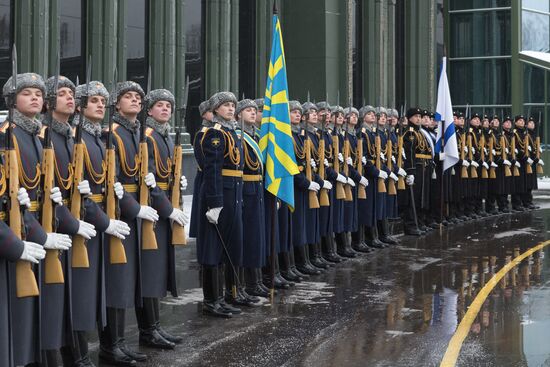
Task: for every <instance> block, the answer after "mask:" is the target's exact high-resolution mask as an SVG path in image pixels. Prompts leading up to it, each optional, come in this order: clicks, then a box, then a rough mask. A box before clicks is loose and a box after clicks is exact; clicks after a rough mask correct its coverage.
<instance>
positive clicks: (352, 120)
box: [349, 113, 359, 126]
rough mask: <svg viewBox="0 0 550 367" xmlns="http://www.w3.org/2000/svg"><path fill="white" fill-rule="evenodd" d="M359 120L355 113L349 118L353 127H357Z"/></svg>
mask: <svg viewBox="0 0 550 367" xmlns="http://www.w3.org/2000/svg"><path fill="white" fill-rule="evenodd" d="M358 120H359V117H358V116H357V115H356V114H355V113H352V114H351V115H350V116H349V124H350V125H351V126H355V125H357V121H358Z"/></svg>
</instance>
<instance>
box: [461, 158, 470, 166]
mask: <svg viewBox="0 0 550 367" xmlns="http://www.w3.org/2000/svg"><path fill="white" fill-rule="evenodd" d="M462 165H463V166H464V167H470V163H469V162H468V161H467V160H463V161H462Z"/></svg>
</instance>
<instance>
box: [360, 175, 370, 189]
mask: <svg viewBox="0 0 550 367" xmlns="http://www.w3.org/2000/svg"><path fill="white" fill-rule="evenodd" d="M359 184H360V185H363V186H365V187H367V186H369V180H367V179H366V177H363V176H361V180H360V181H359Z"/></svg>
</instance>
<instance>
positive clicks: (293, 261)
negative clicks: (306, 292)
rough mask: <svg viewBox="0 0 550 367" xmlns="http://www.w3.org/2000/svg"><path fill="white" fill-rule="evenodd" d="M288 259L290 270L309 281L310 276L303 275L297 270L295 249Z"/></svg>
mask: <svg viewBox="0 0 550 367" xmlns="http://www.w3.org/2000/svg"><path fill="white" fill-rule="evenodd" d="M288 259H289V261H290V270H291V271H292V272H293V273H294V274H296V275H297V276H299V277H300V278H302V279H309V275H307V274H304V273H302V272H301V271H299V270H298V269H297V268H296V259H295V258H294V247H292V248H291V249H290V251H289V252H288Z"/></svg>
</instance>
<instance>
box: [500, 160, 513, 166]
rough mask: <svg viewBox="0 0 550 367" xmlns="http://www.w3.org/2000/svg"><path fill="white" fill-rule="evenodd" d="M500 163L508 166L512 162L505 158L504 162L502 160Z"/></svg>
mask: <svg viewBox="0 0 550 367" xmlns="http://www.w3.org/2000/svg"><path fill="white" fill-rule="evenodd" d="M502 164H504V165H505V166H508V167H510V166H511V165H512V163H511V162H510V161H509V160H508V159H505V160H504V162H502Z"/></svg>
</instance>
